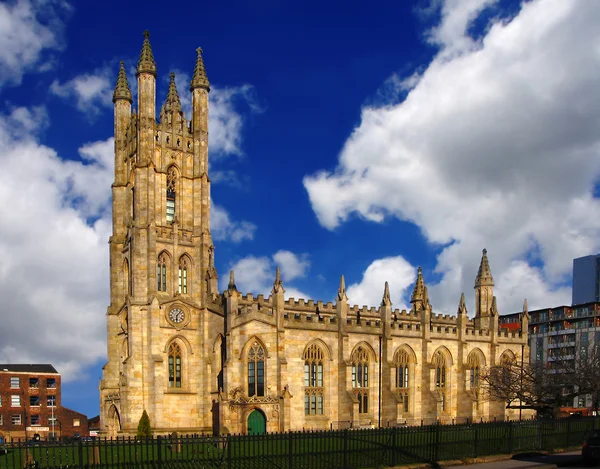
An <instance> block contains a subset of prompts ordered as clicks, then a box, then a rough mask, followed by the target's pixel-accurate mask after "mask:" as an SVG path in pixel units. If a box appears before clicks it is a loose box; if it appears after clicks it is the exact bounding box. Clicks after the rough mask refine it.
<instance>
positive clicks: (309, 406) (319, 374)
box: [304, 344, 324, 415]
mask: <svg viewBox="0 0 600 469" xmlns="http://www.w3.org/2000/svg"><path fill="white" fill-rule="evenodd" d="M323 358H324V354H323V350H321V348H320V347H319V346H318V345H316V344H313V345H311V346H310V347H309V348H308V349H307V350H306V351H305V352H304V393H305V394H304V413H305V414H306V415H322V414H323Z"/></svg>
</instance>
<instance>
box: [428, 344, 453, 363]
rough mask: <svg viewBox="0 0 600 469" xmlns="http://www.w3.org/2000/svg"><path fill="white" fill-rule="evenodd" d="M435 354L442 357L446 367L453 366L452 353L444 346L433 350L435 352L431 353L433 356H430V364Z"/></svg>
mask: <svg viewBox="0 0 600 469" xmlns="http://www.w3.org/2000/svg"><path fill="white" fill-rule="evenodd" d="M436 354H442V355H443V357H444V360H445V362H446V365H448V366H452V365H454V360H453V358H452V353H450V350H448V347H446V346H444V345H440V346H439V347H438V348H437V349H435V352H433V354H432V355H431V363H433V359H434V357H435V356H436Z"/></svg>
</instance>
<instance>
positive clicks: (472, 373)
mask: <svg viewBox="0 0 600 469" xmlns="http://www.w3.org/2000/svg"><path fill="white" fill-rule="evenodd" d="M467 369H468V373H469V387H470V389H472V390H478V389H479V374H480V371H481V360H480V357H479V354H477V353H476V352H475V351H474V352H471V353H470V354H469V357H468V358H467Z"/></svg>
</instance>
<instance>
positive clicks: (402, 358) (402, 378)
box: [392, 344, 417, 415]
mask: <svg viewBox="0 0 600 469" xmlns="http://www.w3.org/2000/svg"><path fill="white" fill-rule="evenodd" d="M393 363H394V368H395V371H396V376H395V380H394V383H393V385H394V386H393V387H395V388H396V395H397V398H398V402H399V404H400V410H401V412H402V413H404V414H407V415H408V414H409V413H410V410H411V406H412V401H413V399H412V397H411V394H414V391H413V389H414V386H415V379H414V376H415V367H416V364H417V355H416V353H415V351H414V350H413V349H412V347H411V346H410V345H408V344H402V345H400V346H399V347H398V348H397V349H396V353H395V354H394V361H393ZM392 379H393V378H392Z"/></svg>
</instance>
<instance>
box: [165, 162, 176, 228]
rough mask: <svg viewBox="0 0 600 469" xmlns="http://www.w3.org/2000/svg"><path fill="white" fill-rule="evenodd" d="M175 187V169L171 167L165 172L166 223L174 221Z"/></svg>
mask: <svg viewBox="0 0 600 469" xmlns="http://www.w3.org/2000/svg"><path fill="white" fill-rule="evenodd" d="M176 187H177V169H175V167H174V166H171V167H170V168H169V169H168V171H167V221H168V222H171V223H172V222H173V221H174V220H175V194H176Z"/></svg>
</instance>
